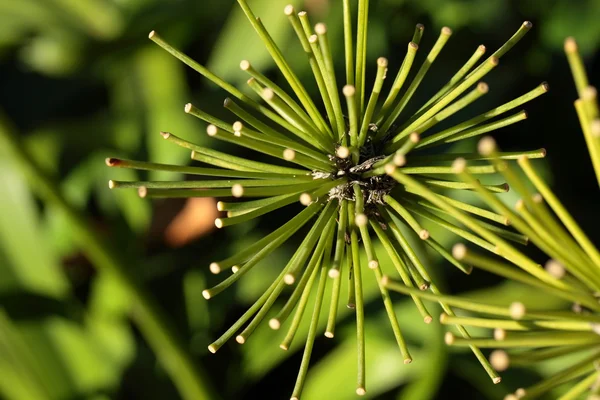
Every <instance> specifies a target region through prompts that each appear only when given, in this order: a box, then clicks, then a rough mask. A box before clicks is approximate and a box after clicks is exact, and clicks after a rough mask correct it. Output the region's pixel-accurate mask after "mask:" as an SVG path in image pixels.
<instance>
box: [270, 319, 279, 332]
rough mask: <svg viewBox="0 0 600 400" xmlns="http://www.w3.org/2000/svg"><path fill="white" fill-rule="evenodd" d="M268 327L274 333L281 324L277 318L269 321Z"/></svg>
mask: <svg viewBox="0 0 600 400" xmlns="http://www.w3.org/2000/svg"><path fill="white" fill-rule="evenodd" d="M269 327H270V328H271V329H273V330H275V331H276V330H278V329H279V328H281V322H279V320H278V319H277V318H271V319H270V320H269Z"/></svg>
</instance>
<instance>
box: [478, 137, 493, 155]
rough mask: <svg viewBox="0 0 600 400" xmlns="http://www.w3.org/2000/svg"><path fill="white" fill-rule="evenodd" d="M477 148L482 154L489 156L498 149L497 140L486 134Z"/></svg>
mask: <svg viewBox="0 0 600 400" xmlns="http://www.w3.org/2000/svg"><path fill="white" fill-rule="evenodd" d="M477 150H478V151H479V154H481V155H482V156H489V155H491V154H492V153H493V152H495V151H496V141H495V140H494V138H492V137H491V136H485V137H484V138H482V139H481V140H480V141H479V143H478V144H477Z"/></svg>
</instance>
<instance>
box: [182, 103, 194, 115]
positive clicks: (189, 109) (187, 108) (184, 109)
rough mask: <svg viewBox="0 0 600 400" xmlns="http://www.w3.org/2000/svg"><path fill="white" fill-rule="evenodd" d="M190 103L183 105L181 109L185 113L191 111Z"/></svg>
mask: <svg viewBox="0 0 600 400" xmlns="http://www.w3.org/2000/svg"><path fill="white" fill-rule="evenodd" d="M192 107H193V106H192V103H187V104H186V105H185V106H184V107H183V111H185V112H186V114H187V113H189V112H190V111H192Z"/></svg>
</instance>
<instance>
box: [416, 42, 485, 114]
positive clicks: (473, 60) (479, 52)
mask: <svg viewBox="0 0 600 400" xmlns="http://www.w3.org/2000/svg"><path fill="white" fill-rule="evenodd" d="M485 51H486V48H485V46H484V45H482V44H481V45H479V46H477V49H476V50H475V52H474V53H473V55H472V56H471V57H470V58H469V59H468V60H467V62H466V63H465V64H464V65H463V66H462V67H461V68H460V69H459V70H458V72H456V74H454V76H453V77H452V78H450V81H448V83H446V84H445V85H444V87H442V88H441V89H440V90H439V91H438V92H437V93H436V94H435V95H433V97H432V98H431V99H429V101H428V102H427V103H425V105H423V107H421V109H419V111H418V112H422V111H424V110H426V109H427V108H428V107H429V106H430V105H431V104H433V103H434V102H436V101H437V100H438V99H439V98H440V97H442V96H444V95H446V93H448V92H449V91H450V90H451V89H452V88H453V87H454V86H455V85H456V84H457V83H458V82H460V81H461V80H462V79H463V78H464V77H465V75H466V74H467V73H468V72H469V71H471V70H472V69H473V67H474V66H475V64H477V61H479V59H480V58H481V57H482V56H483V55H484V54H485Z"/></svg>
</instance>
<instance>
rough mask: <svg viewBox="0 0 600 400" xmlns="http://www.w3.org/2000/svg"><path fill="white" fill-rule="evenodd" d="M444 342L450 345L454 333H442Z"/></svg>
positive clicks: (452, 341)
mask: <svg viewBox="0 0 600 400" xmlns="http://www.w3.org/2000/svg"><path fill="white" fill-rule="evenodd" d="M444 342H446V344H447V345H448V346H450V345H452V344H453V343H454V334H453V333H452V332H446V334H445V335H444Z"/></svg>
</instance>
